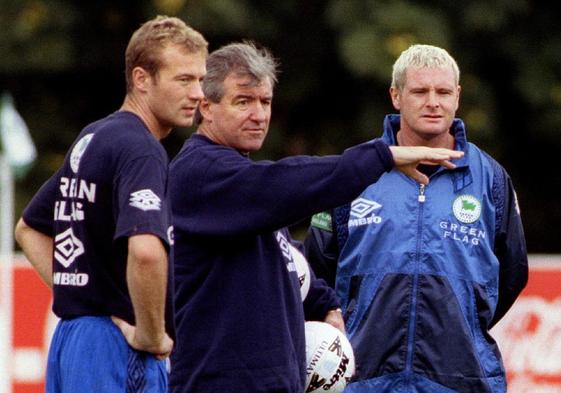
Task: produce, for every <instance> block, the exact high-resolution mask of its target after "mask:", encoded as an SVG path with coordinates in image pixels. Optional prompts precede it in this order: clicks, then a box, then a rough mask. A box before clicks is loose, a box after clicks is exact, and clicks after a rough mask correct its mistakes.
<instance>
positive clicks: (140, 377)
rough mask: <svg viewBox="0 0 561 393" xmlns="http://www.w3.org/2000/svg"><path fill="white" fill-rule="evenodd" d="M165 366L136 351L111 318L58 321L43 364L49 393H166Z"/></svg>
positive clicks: (150, 356) (164, 363)
mask: <svg viewBox="0 0 561 393" xmlns="http://www.w3.org/2000/svg"><path fill="white" fill-rule="evenodd" d="M167 383H168V374H167V372H166V362H165V361H164V360H157V359H156V358H155V357H154V356H153V355H150V354H148V353H145V352H139V351H136V350H134V349H133V348H132V347H131V346H129V345H128V343H127V342H126V340H125V338H124V336H123V334H122V333H121V331H120V330H119V328H118V327H117V326H116V325H115V324H114V323H113V322H112V321H111V319H110V318H109V317H80V318H76V319H70V320H61V321H59V323H58V325H57V327H56V330H55V333H54V335H53V339H52V341H51V347H50V349H49V359H48V362H47V388H46V392H47V393H77V392H84V393H90V392H91V393H113V392H119V393H160V392H162V393H164V392H167Z"/></svg>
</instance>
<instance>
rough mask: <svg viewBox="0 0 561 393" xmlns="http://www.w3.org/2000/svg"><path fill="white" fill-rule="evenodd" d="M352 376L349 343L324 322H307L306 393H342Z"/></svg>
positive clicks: (353, 367)
mask: <svg viewBox="0 0 561 393" xmlns="http://www.w3.org/2000/svg"><path fill="white" fill-rule="evenodd" d="M354 372H355V357H354V353H353V349H352V347H351V343H350V342H349V340H348V339H347V337H346V336H345V335H344V334H343V333H342V332H341V331H340V330H339V329H337V328H335V327H333V326H331V325H330V324H328V323H325V322H315V321H310V322H306V390H305V392H306V393H312V392H334V393H340V392H342V391H343V390H344V389H345V387H346V386H347V384H348V383H349V381H350V380H351V377H352V376H353V374H354Z"/></svg>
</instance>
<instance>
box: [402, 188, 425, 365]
mask: <svg viewBox="0 0 561 393" xmlns="http://www.w3.org/2000/svg"><path fill="white" fill-rule="evenodd" d="M417 201H418V202H419V215H418V220H417V244H416V250H415V269H414V273H413V289H412V293H411V312H410V314H409V315H410V320H409V326H408V328H407V359H406V363H405V370H406V371H412V369H413V345H414V341H415V340H414V338H415V326H416V320H417V297H418V296H417V295H418V294H417V292H418V287H419V263H420V258H421V240H422V231H423V207H424V203H425V201H426V196H425V185H424V184H420V185H419V194H418V195H417Z"/></svg>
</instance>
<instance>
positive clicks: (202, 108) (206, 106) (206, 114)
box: [199, 98, 212, 121]
mask: <svg viewBox="0 0 561 393" xmlns="http://www.w3.org/2000/svg"><path fill="white" fill-rule="evenodd" d="M211 105H212V103H211V102H210V101H209V100H207V99H206V98H203V99H202V100H201V102H200V103H199V112H201V116H202V117H203V119H205V120H207V121H208V120H211V119H212V111H211V108H210V106H211Z"/></svg>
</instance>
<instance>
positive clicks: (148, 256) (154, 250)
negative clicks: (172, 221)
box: [128, 235, 167, 267]
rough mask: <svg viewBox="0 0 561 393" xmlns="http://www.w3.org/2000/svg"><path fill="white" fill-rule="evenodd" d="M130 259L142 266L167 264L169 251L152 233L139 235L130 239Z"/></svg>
mask: <svg viewBox="0 0 561 393" xmlns="http://www.w3.org/2000/svg"><path fill="white" fill-rule="evenodd" d="M128 252H129V259H131V260H133V261H135V263H136V264H138V265H140V266H145V267H150V266H158V265H160V264H162V262H164V263H165V264H166V265H167V253H166V251H165V248H164V246H163V245H162V242H161V241H160V239H159V238H157V237H156V236H152V235H138V236H133V237H131V238H130V239H129V247H128Z"/></svg>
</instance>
